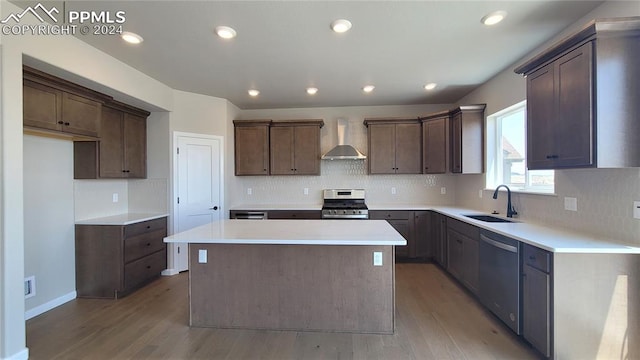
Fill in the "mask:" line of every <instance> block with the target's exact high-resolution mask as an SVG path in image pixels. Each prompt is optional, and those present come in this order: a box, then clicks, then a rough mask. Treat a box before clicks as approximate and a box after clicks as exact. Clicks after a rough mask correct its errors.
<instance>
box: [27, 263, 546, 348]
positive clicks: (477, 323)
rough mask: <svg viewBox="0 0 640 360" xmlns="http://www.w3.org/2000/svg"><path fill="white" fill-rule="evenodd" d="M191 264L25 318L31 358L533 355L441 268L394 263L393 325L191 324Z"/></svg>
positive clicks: (429, 265) (428, 265)
mask: <svg viewBox="0 0 640 360" xmlns="http://www.w3.org/2000/svg"><path fill="white" fill-rule="evenodd" d="M187 282H188V274H187V273H183V274H180V275H177V276H173V277H163V278H161V279H160V280H158V281H156V282H154V283H152V284H150V285H148V286H147V287H145V288H144V289H141V290H139V291H137V292H135V293H133V294H131V295H130V296H128V297H126V298H124V299H120V300H87V299H77V300H74V301H71V302H69V303H67V304H65V305H62V306H60V307H58V308H56V309H54V310H51V311H49V312H47V313H45V314H42V315H40V316H38V317H36V318H34V319H31V320H29V321H27V346H28V348H29V354H30V358H31V359H393V360H395V359H534V358H536V356H535V355H534V354H533V352H532V351H531V350H530V349H529V348H528V347H527V346H526V345H524V344H522V343H521V342H520V341H519V340H518V339H517V338H516V337H515V336H514V335H513V334H512V333H511V332H510V331H509V330H508V329H507V328H506V327H505V326H503V325H502V324H501V323H499V322H498V320H496V319H495V318H494V317H493V316H492V315H491V314H489V313H488V312H486V311H485V310H483V309H482V308H481V307H480V306H479V305H477V303H476V302H475V300H473V299H472V298H471V297H470V296H469V295H468V294H467V293H465V292H464V291H463V290H462V289H461V288H460V287H459V286H458V285H457V284H456V283H455V282H453V281H452V280H451V279H450V278H449V277H448V276H447V275H446V274H445V273H444V272H443V271H442V270H441V269H440V268H438V267H437V266H435V265H432V264H397V265H396V314H397V317H396V333H395V335H362V334H338V333H317V332H294V331H254V330H223V329H202V328H189V326H188V325H187V323H188V316H189V315H188V286H187V285H188V284H187Z"/></svg>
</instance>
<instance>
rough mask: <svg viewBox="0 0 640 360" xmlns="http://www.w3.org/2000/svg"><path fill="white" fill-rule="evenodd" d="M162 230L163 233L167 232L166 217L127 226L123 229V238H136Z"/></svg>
mask: <svg viewBox="0 0 640 360" xmlns="http://www.w3.org/2000/svg"><path fill="white" fill-rule="evenodd" d="M162 229H164V231H165V232H166V231H167V218H166V217H163V218H160V219H155V220H149V221H143V222H139V223H136V224H131V225H127V226H125V227H124V237H125V238H128V237H130V236H136V235H140V234H144V233H149V232H153V231H156V230H162Z"/></svg>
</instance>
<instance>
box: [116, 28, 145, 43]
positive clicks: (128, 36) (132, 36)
mask: <svg viewBox="0 0 640 360" xmlns="http://www.w3.org/2000/svg"><path fill="white" fill-rule="evenodd" d="M120 37H122V40H124V41H126V42H128V43H129V44H140V43H141V42H142V41H144V39H143V38H142V36H140V35H138V34H136V33H132V32H129V31H125V32H123V33H122V35H120Z"/></svg>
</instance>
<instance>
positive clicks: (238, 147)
mask: <svg viewBox="0 0 640 360" xmlns="http://www.w3.org/2000/svg"><path fill="white" fill-rule="evenodd" d="M233 124H234V141H235V146H234V149H235V174H236V175H237V176H243V175H269V124H271V120H234V121H233Z"/></svg>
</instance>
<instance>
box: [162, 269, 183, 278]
mask: <svg viewBox="0 0 640 360" xmlns="http://www.w3.org/2000/svg"><path fill="white" fill-rule="evenodd" d="M160 274H161V275H162V276H173V275H178V274H180V271H178V270H176V269H166V270H162V272H161V273H160Z"/></svg>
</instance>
